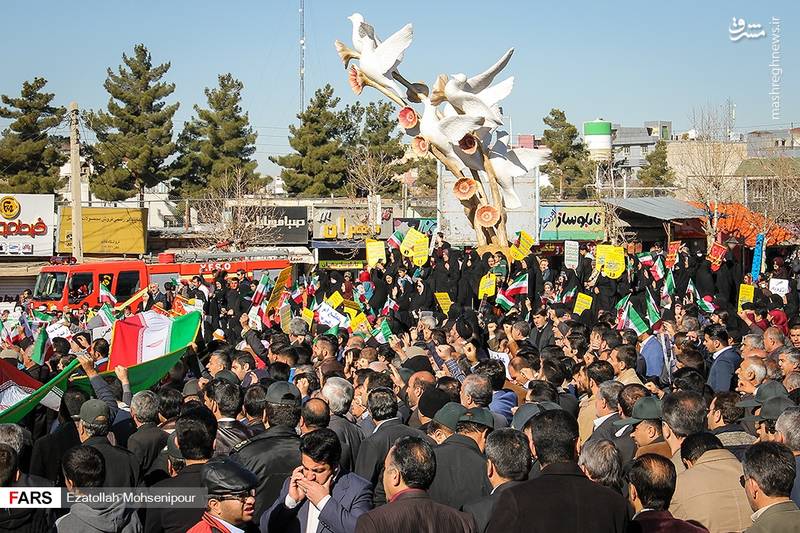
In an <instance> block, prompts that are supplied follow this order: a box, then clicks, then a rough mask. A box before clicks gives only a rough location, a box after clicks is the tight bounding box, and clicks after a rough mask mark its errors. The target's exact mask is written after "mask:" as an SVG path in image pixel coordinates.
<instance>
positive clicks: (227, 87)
mask: <svg viewBox="0 0 800 533" xmlns="http://www.w3.org/2000/svg"><path fill="white" fill-rule="evenodd" d="M243 89H244V84H243V83H242V82H241V81H239V80H237V79H236V78H234V77H233V76H232V75H231V74H230V73H228V74H220V76H219V86H218V87H215V88H213V89H209V88H206V90H205V94H206V99H207V100H208V108H207V109H203V108H201V107H200V106H197V105H196V106H194V110H195V112H196V113H197V118H195V119H192V120H191V121H189V122H187V123H186V124H184V131H183V132H181V134H180V135H179V136H178V149H179V156H178V159H177V160H176V161H175V163H174V164H173V175H174V176H175V177H176V182H174V183H173V185H174V186H176V187H179V188H180V189H181V193H182V194H183V195H187V194H188V195H191V194H192V193H193V192H194V191H197V190H198V189H200V188H203V187H205V186H207V185H209V184H211V185H214V183H213V182H214V180H215V178H221V177H222V176H224V174H225V173H226V172H233V171H234V169H240V170H241V172H243V173H244V176H245V178H247V179H248V180H249V179H252V178H256V177H257V175H256V173H255V169H256V166H257V165H258V163H257V162H256V161H254V160H253V159H252V156H253V154H254V153H255V151H256V147H255V142H256V133H255V132H254V131H253V128H251V127H250V119H249V117H248V115H247V113H244V112H243V111H242V107H241V102H242V90H243Z"/></svg>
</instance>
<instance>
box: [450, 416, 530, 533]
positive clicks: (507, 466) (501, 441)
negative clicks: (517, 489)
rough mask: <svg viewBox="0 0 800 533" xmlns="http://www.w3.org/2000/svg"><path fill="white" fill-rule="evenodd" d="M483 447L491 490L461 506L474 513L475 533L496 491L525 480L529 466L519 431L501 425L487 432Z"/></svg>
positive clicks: (497, 495)
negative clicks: (484, 447)
mask: <svg viewBox="0 0 800 533" xmlns="http://www.w3.org/2000/svg"><path fill="white" fill-rule="evenodd" d="M485 451H486V467H487V468H486V474H487V476H488V478H489V482H490V483H491V484H492V492H491V494H489V495H488V496H484V497H483V498H480V499H479V500H476V501H473V502H470V503H468V504H466V505H464V507H463V510H464V511H466V512H468V513H470V514H471V515H472V516H474V517H475V521H476V522H477V525H478V533H483V532H484V531H486V526H488V525H489V519H490V518H491V516H492V511H493V510H494V505H495V503H496V502H497V500H498V499H499V498H500V494H502V493H503V491H505V490H507V489H510V488H511V487H514V486H516V485H518V484H519V483H521V482H523V481H526V480H527V479H528V473H529V472H530V470H531V451H530V446H529V444H528V438H527V437H525V435H524V434H523V433H522V432H521V431H517V430H516V429H512V428H502V429H497V430H495V431H493V432H491V433H490V434H489V436H488V437H487V438H486V449H485ZM437 468H438V464H437Z"/></svg>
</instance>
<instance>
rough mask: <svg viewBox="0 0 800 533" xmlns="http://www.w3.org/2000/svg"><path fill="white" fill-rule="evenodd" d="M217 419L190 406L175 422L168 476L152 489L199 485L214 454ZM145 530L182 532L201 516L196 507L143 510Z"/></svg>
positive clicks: (150, 532) (170, 444)
mask: <svg viewBox="0 0 800 533" xmlns="http://www.w3.org/2000/svg"><path fill="white" fill-rule="evenodd" d="M216 433H217V420H216V419H215V418H214V416H213V415H212V414H211V413H209V412H208V409H205V408H202V407H200V408H195V409H190V410H189V411H187V412H185V413H184V414H182V415H181V416H179V417H178V420H177V421H176V422H175V432H174V433H173V434H172V436H171V437H170V439H169V440H168V441H167V460H168V461H169V466H168V470H169V474H170V476H171V477H170V478H168V479H165V480H163V481H159V482H158V483H156V484H155V485H153V488H156V489H160V490H164V491H170V490H180V489H181V488H185V487H193V488H197V487H202V486H203V480H202V471H203V466H204V465H205V464H206V463H207V462H208V461H209V460H210V459H211V457H212V456H213V455H214V437H215V435H216ZM146 514H147V520H146V521H145V528H144V530H145V533H161V532H164V533H183V532H184V531H186V530H187V529H189V528H190V527H192V525H194V524H196V523H197V521H198V520H200V519H201V517H202V516H203V509H198V508H196V507H190V508H187V507H175V508H168V509H167V508H162V507H151V508H148V509H147V513H146Z"/></svg>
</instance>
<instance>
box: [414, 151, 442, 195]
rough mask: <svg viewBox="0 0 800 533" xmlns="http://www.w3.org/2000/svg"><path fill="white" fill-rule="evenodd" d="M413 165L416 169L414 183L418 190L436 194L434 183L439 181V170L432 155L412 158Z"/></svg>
mask: <svg viewBox="0 0 800 533" xmlns="http://www.w3.org/2000/svg"><path fill="white" fill-rule="evenodd" d="M413 165H414V167H413V168H415V169H416V170H417V179H416V180H415V181H414V185H415V186H416V187H418V188H419V189H420V192H423V193H427V194H431V193H432V194H436V184H437V182H438V181H439V171H438V169H437V168H436V160H435V159H434V158H433V157H430V156H428V157H418V158H416V159H415V160H413Z"/></svg>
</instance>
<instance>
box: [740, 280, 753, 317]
mask: <svg viewBox="0 0 800 533" xmlns="http://www.w3.org/2000/svg"><path fill="white" fill-rule="evenodd" d="M755 293H756V288H755V287H754V286H752V285H745V284H744V283H742V284H741V285H739V301H738V302H737V304H736V305H737V307H738V308H739V312H740V313H741V312H742V304H743V303H746V302H752V301H753V298H754V297H755Z"/></svg>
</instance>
